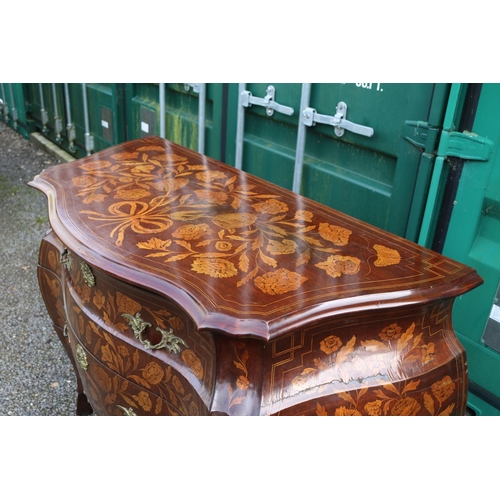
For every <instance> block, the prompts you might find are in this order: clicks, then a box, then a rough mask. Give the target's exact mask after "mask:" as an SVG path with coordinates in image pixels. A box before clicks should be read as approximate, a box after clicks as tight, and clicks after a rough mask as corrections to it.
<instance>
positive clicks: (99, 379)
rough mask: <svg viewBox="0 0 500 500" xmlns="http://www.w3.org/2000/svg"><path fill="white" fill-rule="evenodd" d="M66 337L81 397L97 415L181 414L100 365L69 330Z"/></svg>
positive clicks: (175, 408)
mask: <svg viewBox="0 0 500 500" xmlns="http://www.w3.org/2000/svg"><path fill="white" fill-rule="evenodd" d="M69 336H70V345H71V349H72V351H73V356H74V358H75V360H76V364H77V369H78V373H79V376H80V379H81V381H82V385H83V389H84V391H85V395H86V396H87V398H88V400H89V403H90V404H91V406H92V408H93V410H94V412H95V413H96V414H97V415H102V416H107V415H127V416H135V415H137V416H144V415H160V416H177V415H182V413H181V410H180V409H179V408H177V407H176V406H175V405H173V404H171V403H169V402H168V401H165V400H163V399H162V398H160V397H158V396H157V395H156V394H153V393H152V392H150V391H148V390H145V389H144V388H143V387H141V386H139V385H137V384H134V383H133V382H131V381H130V380H127V379H125V378H123V377H120V376H119V375H118V374H117V373H115V372H113V371H111V370H109V369H108V368H107V367H106V366H104V365H103V364H102V363H100V362H99V361H98V360H97V359H96V358H95V357H94V356H92V354H90V352H89V351H88V350H87V349H85V347H83V345H82V344H81V343H80V342H79V341H78V339H77V338H76V337H75V335H74V333H73V331H72V329H71V328H70V329H69Z"/></svg>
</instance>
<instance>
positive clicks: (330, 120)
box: [302, 101, 374, 137]
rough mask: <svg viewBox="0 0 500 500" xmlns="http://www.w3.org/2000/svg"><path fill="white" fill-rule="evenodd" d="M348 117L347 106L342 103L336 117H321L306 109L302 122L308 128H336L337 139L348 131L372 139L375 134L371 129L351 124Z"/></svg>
mask: <svg viewBox="0 0 500 500" xmlns="http://www.w3.org/2000/svg"><path fill="white" fill-rule="evenodd" d="M346 116H347V104H346V103H345V102H342V101H341V102H339V103H338V105H337V112H336V113H335V116H329V115H320V114H319V113H317V112H316V110H315V109H313V108H305V109H304V111H303V112H302V122H303V123H304V125H307V126H308V127H311V126H313V125H316V123H323V124H325V125H331V126H332V127H335V135H336V136H337V137H342V136H343V135H344V132H345V131H346V130H349V132H352V133H353V134H359V135H364V136H366V137H371V136H372V135H373V134H374V130H373V129H372V128H371V127H366V126H365V125H358V124H357V123H353V122H350V121H349V120H346V118H345V117H346Z"/></svg>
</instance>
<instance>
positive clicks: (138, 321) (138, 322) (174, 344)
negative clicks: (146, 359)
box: [122, 312, 188, 354]
mask: <svg viewBox="0 0 500 500" xmlns="http://www.w3.org/2000/svg"><path fill="white" fill-rule="evenodd" d="M122 316H123V317H124V318H125V319H126V320H128V325H129V326H130V328H132V330H133V332H134V334H135V337H136V338H137V339H139V341H140V342H141V344H142V345H143V346H144V348H145V349H167V350H168V352H169V353H170V354H176V353H178V352H181V345H183V346H185V347H188V345H187V344H186V342H184V340H182V339H181V338H179V337H176V336H175V335H174V331H173V330H172V328H170V330H169V331H168V332H167V331H166V330H163V329H162V328H160V327H157V328H156V330H157V331H159V332H160V333H161V340H160V342H158V344H152V343H151V342H150V341H149V340H147V339H143V338H142V334H143V333H144V330H146V328H147V327H148V326H153V325H152V324H151V323H148V322H147V321H144V320H143V319H142V318H141V313H139V312H138V313H136V314H135V316H132V315H131V314H126V313H125V314H122Z"/></svg>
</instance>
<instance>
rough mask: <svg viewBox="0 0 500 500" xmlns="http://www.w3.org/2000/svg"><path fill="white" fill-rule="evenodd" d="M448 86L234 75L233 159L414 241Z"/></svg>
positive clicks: (230, 142)
mask: <svg viewBox="0 0 500 500" xmlns="http://www.w3.org/2000/svg"><path fill="white" fill-rule="evenodd" d="M449 89H450V85H449V84H386V83H352V84H338V83H337V84H333V83H332V84H326V83H322V84H292V83H272V84H257V83H254V84H240V85H236V84H232V85H230V90H229V110H228V126H227V130H228V140H227V145H228V150H227V161H228V163H230V164H232V165H235V166H237V167H238V168H242V169H243V170H245V171H248V172H250V173H252V174H255V175H257V176H259V177H263V178H265V179H267V180H268V181H270V182H274V183H276V184H279V185H281V186H283V187H286V188H288V189H293V190H294V191H296V192H300V193H302V194H304V195H305V196H307V197H309V198H312V199H314V200H317V201H319V202H321V203H324V204H325V205H328V206H331V207H333V208H336V209H338V210H340V211H342V212H345V213H347V214H349V215H352V216H354V217H357V218H359V219H362V220H364V221H367V222H369V223H371V224H374V225H375V226H378V227H380V228H383V229H386V230H388V231H391V232H393V233H395V234H398V235H400V236H404V237H406V238H408V239H411V240H414V241H415V240H416V239H417V237H418V232H419V227H420V222H421V219H422V216H423V209H424V203H425V199H426V194H427V188H428V183H429V180H430V175H431V173H432V167H433V161H434V155H433V153H434V149H435V147H436V145H437V139H438V135H439V131H440V127H441V126H442V122H443V117H444V112H445V109H446V103H447V100H448V94H449ZM234 144H236V148H235V149H232V148H231V145H234ZM233 148H234V146H233ZM301 150H303V152H302V153H301ZM300 171H302V174H300ZM297 172H299V174H297Z"/></svg>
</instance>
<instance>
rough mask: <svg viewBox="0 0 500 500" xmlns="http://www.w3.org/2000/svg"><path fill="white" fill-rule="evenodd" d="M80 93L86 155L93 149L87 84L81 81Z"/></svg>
mask: <svg viewBox="0 0 500 500" xmlns="http://www.w3.org/2000/svg"><path fill="white" fill-rule="evenodd" d="M82 95H83V119H84V122H85V149H86V150H87V156H90V155H91V154H92V151H93V150H94V136H93V135H92V134H91V133H90V122H89V105H88V102H87V84H86V83H82Z"/></svg>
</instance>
